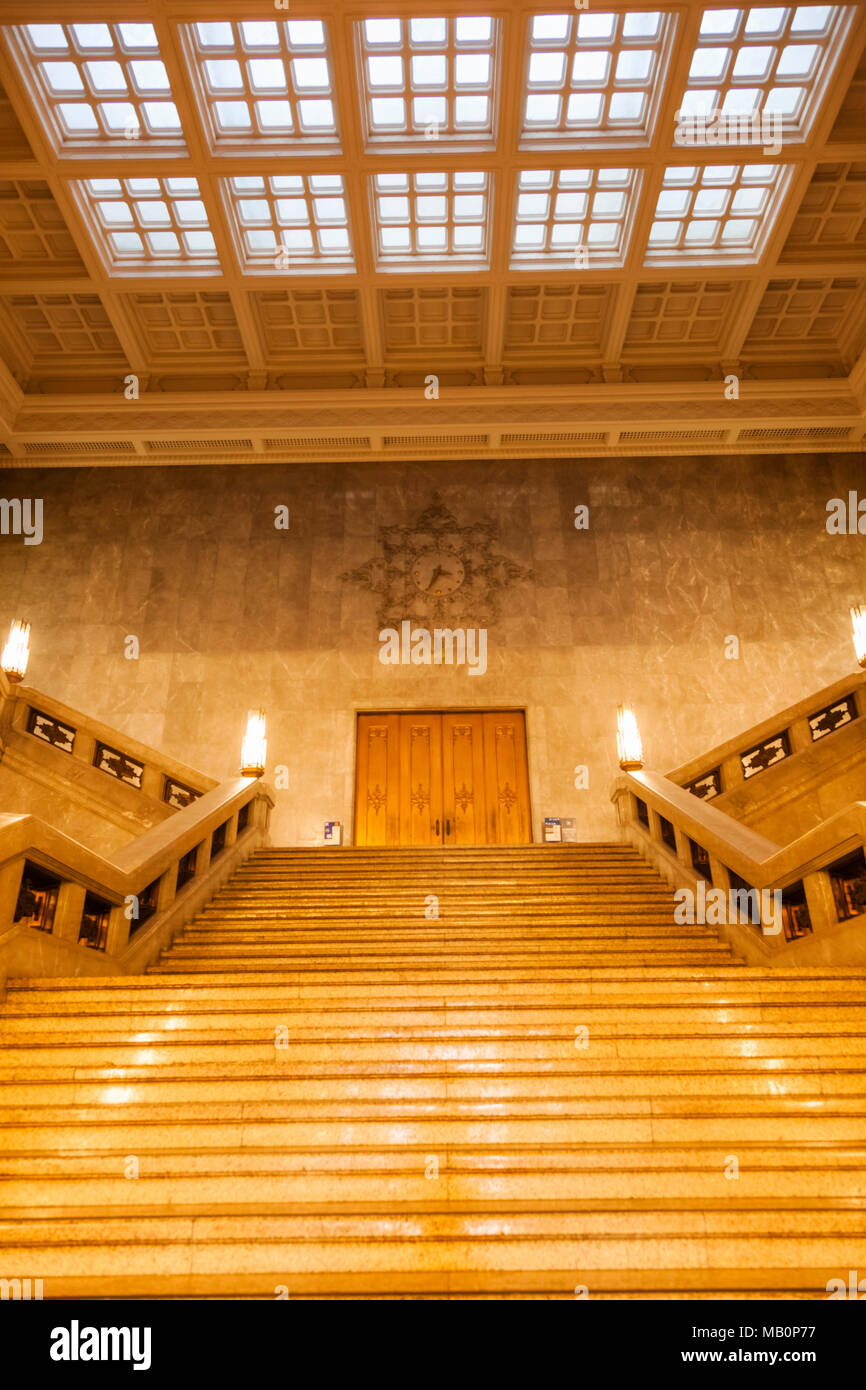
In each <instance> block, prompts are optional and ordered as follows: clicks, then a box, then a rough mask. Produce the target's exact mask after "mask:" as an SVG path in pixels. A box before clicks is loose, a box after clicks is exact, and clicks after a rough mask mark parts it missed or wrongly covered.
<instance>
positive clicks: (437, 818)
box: [436, 816, 439, 835]
mask: <svg viewBox="0 0 866 1390" xmlns="http://www.w3.org/2000/svg"><path fill="white" fill-rule="evenodd" d="M436 834H437V835H438V834H439V817H438V816H437V817H436Z"/></svg>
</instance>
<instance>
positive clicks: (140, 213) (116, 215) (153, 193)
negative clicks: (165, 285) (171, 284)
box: [73, 177, 219, 271]
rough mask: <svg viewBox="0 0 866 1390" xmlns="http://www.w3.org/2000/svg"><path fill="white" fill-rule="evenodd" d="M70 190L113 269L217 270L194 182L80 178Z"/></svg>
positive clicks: (203, 209) (192, 179)
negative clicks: (72, 189)
mask: <svg viewBox="0 0 866 1390" xmlns="http://www.w3.org/2000/svg"><path fill="white" fill-rule="evenodd" d="M73 188H74V190H75V192H76V194H77V196H78V199H79V203H80V205H81V207H82V209H83V211H84V213H85V215H86V216H87V218H88V221H89V222H90V225H91V227H92V229H93V232H94V235H95V236H96V239H97V241H98V243H99V245H100V247H101V249H102V252H103V255H104V256H105V259H106V261H107V262H108V264H109V266H110V267H111V268H112V269H113V270H119V271H134V270H142V269H146V270H149V269H152V268H154V267H159V269H160V270H161V271H165V270H166V269H169V268H171V267H175V268H177V269H183V270H190V269H194V270H201V269H214V268H217V267H218V266H219V260H218V257H217V250H216V245H215V243H214V239H213V236H212V235H211V231H210V226H209V223H208V217H207V211H206V209H205V205H204V203H203V202H202V200H201V194H200V191H199V186H198V180H197V179H194V178H188V177H182V178H181V177H178V178H141V179H137V178H129V179H84V180H81V181H80V182H78V183H76V184H73Z"/></svg>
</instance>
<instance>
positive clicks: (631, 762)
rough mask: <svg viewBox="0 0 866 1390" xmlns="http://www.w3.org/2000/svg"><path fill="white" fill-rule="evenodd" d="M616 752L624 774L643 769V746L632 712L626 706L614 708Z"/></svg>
mask: <svg viewBox="0 0 866 1390" xmlns="http://www.w3.org/2000/svg"><path fill="white" fill-rule="evenodd" d="M616 751H617V754H618V756H619V765H620V767H621V768H622V769H623V771H625V772H634V771H636V769H637V768H639V767H643V744H642V743H641V741H640V731H639V730H638V727H637V720H636V719H635V717H634V710H632V709H629V707H628V705H617V707H616Z"/></svg>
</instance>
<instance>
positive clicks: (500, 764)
mask: <svg viewBox="0 0 866 1390" xmlns="http://www.w3.org/2000/svg"><path fill="white" fill-rule="evenodd" d="M482 717H483V720H484V755H485V768H486V773H487V808H488V811H487V838H488V843H490V844H494V845H525V844H528V843H529V842H530V840H531V839H532V834H531V820H530V814H529V776H528V773H527V767H526V729H525V725H524V720H523V714H522V713H520V712H519V711H516V710H509V711H504V712H503V713H495V714H485V715H483V716H482Z"/></svg>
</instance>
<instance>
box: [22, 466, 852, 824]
mask: <svg viewBox="0 0 866 1390" xmlns="http://www.w3.org/2000/svg"><path fill="white" fill-rule="evenodd" d="M849 489H855V490H859V493H860V495H861V496H866V461H864V458H863V456H862V455H852V454H846V455H794V456H789V457H785V456H779V457H768V458H765V459H762V458H742V457H731V458H727V459H724V458H714V459H705V458H672V459H668V460H663V459H648V460H646V461H643V460H638V459H626V460H621V461H617V460H614V459H598V460H580V461H575V462H570V461H564V460H557V461H548V462H544V463H531V462H523V461H514V462H507V461H505V462H503V461H497V462H496V463H494V464H488V463H484V462H459V463H444V464H441V465H438V466H435V467H434V466H431V465H427V464H423V463H412V464H406V465H399V464H387V465H373V464H357V465H352V466H345V465H338V464H309V465H307V466H304V467H301V466H298V465H292V466H282V465H280V464H268V465H262V466H261V467H241V468H233V467H224V466H213V467H208V466H198V467H190V468H160V467H154V468H136V469H128V470H125V469H124V470H116V469H111V468H99V469H90V470H88V469H82V470H42V471H37V470H32V471H31V470H14V471H8V472H5V473H2V474H0V495H2V496H4V497H15V496H20V497H42V498H43V499H44V505H45V539H44V541H43V544H42V545H41V546H39V547H36V546H24V545H23V543H22V541H21V540H20V539H19V538H16V537H13V536H3V537H0V625H5V623H6V622H7V621H8V620H9V619H10V618H11V617H12V616H17V615H20V616H23V617H26V618H28V619H29V620H30V621H31V622H32V624H33V659H32V663H31V669H30V671H29V672H28V681H29V682H30V683H32V684H33V685H34V686H36V687H37V688H39V689H42V690H45V691H47V692H50V693H51V694H53V695H55V696H56V697H57V698H59V699H61V700H64V701H65V702H67V703H68V704H70V705H73V706H76V707H78V708H81V709H84V710H86V711H88V712H89V713H90V714H92V715H93V716H94V717H97V718H99V719H101V720H103V721H104V722H105V723H108V724H111V725H114V726H116V727H117V728H118V729H119V730H121V731H122V732H126V733H128V734H130V735H132V736H133V737H136V738H138V739H141V740H143V741H145V742H148V743H151V744H155V745H157V746H158V747H159V748H161V749H163V750H164V751H165V752H166V753H168V754H169V755H171V756H173V757H175V758H178V759H181V760H182V761H183V762H185V763H187V764H189V765H191V766H193V767H198V768H200V769H201V770H202V771H203V772H205V773H207V774H209V775H211V776H213V777H216V778H220V779H222V778H225V777H228V776H232V775H234V774H235V773H236V772H237V767H238V757H239V749H240V740H241V735H242V732H243V727H244V722H245V716H246V711H247V708H248V707H249V706H257V705H262V706H263V707H264V708H265V709H266V710H267V713H268V719H269V746H270V760H269V769H268V777H269V780H270V781H271V782H272V783H273V782H274V781H275V769H276V768H277V767H279V766H284V767H285V768H286V769H287V770H288V781H289V785H288V788H287V789H286V790H279V789H277V791H276V800H277V805H276V808H275V812H274V817H273V821H272V832H273V838H274V840H275V842H277V843H289V844H313V843H316V842H318V841H320V840H321V837H322V827H323V823H324V821H325V820H330V819H341V820H343V822H344V823H345V824H346V827H347V831H348V832H349V833H350V832H351V824H350V823H351V815H352V788H353V776H354V770H353V762H354V717H355V712H356V711H357V710H363V709H377V708H395V709H400V708H411V707H417V708H437V707H440V706H452V707H475V708H485V707H496V706H519V707H524V708H525V709H526V712H527V730H528V738H529V758H530V776H531V790H532V803H533V817H534V833H535V835H536V838H538V837H539V836H540V825H541V820H542V818H543V816H545V815H563V816H574V817H575V818H576V820H577V825H578V831H579V834H580V835H581V836H582V837H585V838H613V837H614V836H615V833H616V829H615V820H614V815H613V809H612V807H611V805H610V802H609V796H610V789H611V784H612V781H613V778H614V775H615V772H616V766H615V739H614V724H615V707H616V705H617V703H618V702H619V701H627V702H631V703H632V704H633V705H634V707H635V710H636V713H637V716H638V720H639V723H640V727H641V731H642V733H643V737H644V743H645V748H646V756H647V764H648V766H650V767H653V768H657V769H663V768H667V767H674V766H677V765H679V764H682V763H684V762H686V761H688V760H689V759H691V758H694V757H697V756H698V755H699V754H701V752H702V751H703V750H704V749H709V748H712V747H714V746H716V745H717V744H718V743H719V742H720V741H721V740H723V739H725V738H728V737H733V736H734V735H736V734H737V733H738V732H740V731H741V730H743V729H747V728H749V727H750V726H752V725H754V724H755V723H757V722H758V721H759V720H761V719H763V718H765V717H767V716H769V715H770V714H772V713H773V711H774V710H776V709H781V708H783V707H785V706H787V705H790V704H792V703H793V702H794V701H796V700H798V699H800V698H801V697H803V696H804V695H806V694H808V693H809V692H810V691H813V690H819V689H821V688H822V687H823V686H825V685H827V684H829V683H830V682H831V681H833V680H836V679H838V678H840V677H842V676H843V675H844V674H845V672H846V670H849V669H852V668H853V652H852V648H851V643H850V636H849V631H848V608H849V606H850V605H851V604H852V603H855V602H862V601H864V599H866V567H864V547H866V539H864V538H863V537H861V536H829V535H828V534H827V532H826V529H825V521H826V510H825V509H826V503H827V501H828V500H829V499H830V498H832V497H837V496H844V495H845V494H846V493H847V491H848V490H849ZM437 490H438V492H439V494H440V495H441V499H442V504H443V505H444V506H445V507H447V508H448V509H449V510H450V511H451V512H452V513H453V514H454V516H455V518H457V520H458V522H459V524H460V526H461V527H464V528H465V527H468V526H470V525H474V524H477V525H480V526H484V525H488V524H490V525H491V526H492V528H493V531H494V536H495V539H494V542H493V547H492V548H493V551H494V553H495V556H496V557H498V559H499V561H501V560H503V559H505V560H508V561H511V562H513V563H514V564H515V565H518V566H520V567H521V568H522V569H523V570H528V571H531V574H532V576H533V577H532V578H519V579H516V580H513V581H511V582H509V583H506V585H505V587H504V588H503V589H502V590H501V591H500V592H499V597H498V610H499V611H498V614H497V616H496V617H495V618H494V619H493V620H491V621H490V622H489V623H488V630H489V667H488V671H487V674H486V675H484V676H479V677H469V676H468V674H467V672H466V671H465V670H455V669H449V668H432V667H431V668H426V667H394V668H391V667H385V666H382V665H381V664H380V662H379V661H378V659H377V654H378V648H379V644H378V631H379V623H378V620H377V613H378V608H379V598H378V596H377V595H376V594H375V593H373V592H371V591H370V590H369V588H367V589H365V588H364V587H363V585H360V584H358V583H353V582H349V581H347V580H345V579H344V578H341V576H343V575H344V574H345V573H346V572H347V571H349V570H353V569H357V568H358V567H359V566H362V565H364V564H365V563H366V562H367V561H368V560H370V559H372V558H373V557H374V556H376V555H377V553H379V545H380V539H381V528H383V527H389V526H394V525H403V526H407V525H408V526H410V525H412V524H413V522H414V520H415V518H417V516H418V515H419V513H421V512H423V511H424V509H425V508H427V507H429V506H430V505H431V499H432V498H433V494H434V492H436V491H437ZM578 503H588V504H589V507H590V528H589V530H588V531H576V530H575V529H574V524H573V518H574V507H575V506H576V505H577V504H578ZM278 504H285V505H288V506H289V508H290V512H291V526H290V529H289V530H288V531H287V532H285V531H277V530H275V528H274V524H273V516H274V507H275V506H277V505H278ZM465 593H466V590H465V588H464V589H462V590H458V591H457V592H456V594H455V595H454V597H453V600H452V601H451V603H450V604H449V606H448V623H447V625H450V626H463V625H465V620H464V610H465V602H466V600H465V597H464V596H465ZM405 616H407V617H411V616H413V615H412V613H411V612H407V613H406V615H405ZM470 616H471V615H470ZM442 625H446V624H445V623H443V624H442ZM130 633H134V634H135V635H136V636H138V638H139V641H140V644H141V659H140V661H139V662H131V661H126V660H124V657H123V640H124V637H125V636H126V635H127V634H130ZM729 635H735V636H737V637H738V638H739V640H740V646H741V655H740V659H739V660H738V661H728V660H725V656H724V641H725V638H726V637H727V636H729ZM579 764H585V765H586V766H587V767H588V769H589V788H588V790H583V791H578V790H576V789H575V787H574V768H575V766H577V765H579ZM4 809H8V810H19V809H21V810H26V809H30V808H29V807H18V806H14V807H13V806H9V807H6V808H4Z"/></svg>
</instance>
